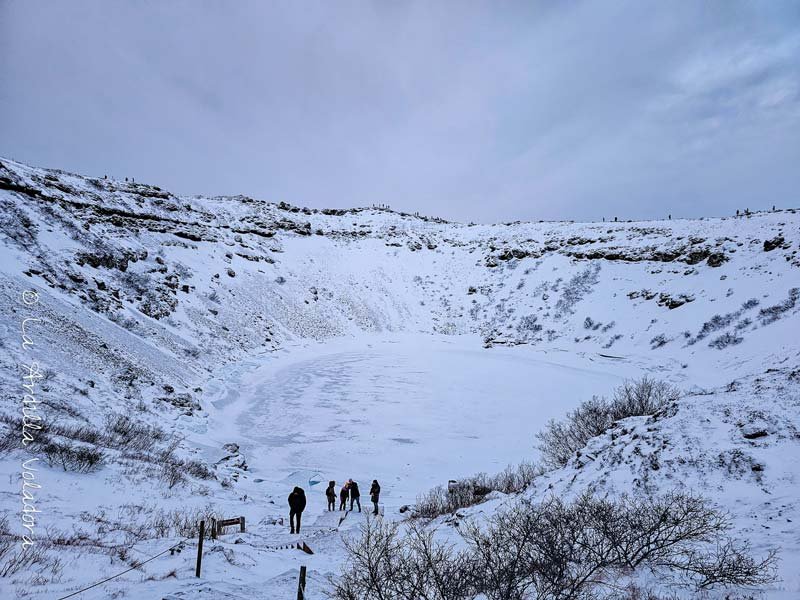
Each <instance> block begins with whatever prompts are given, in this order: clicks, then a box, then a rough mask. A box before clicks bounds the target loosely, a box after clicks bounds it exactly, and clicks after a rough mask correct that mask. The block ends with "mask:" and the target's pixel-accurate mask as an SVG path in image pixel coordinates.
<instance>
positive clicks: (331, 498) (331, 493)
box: [325, 481, 336, 510]
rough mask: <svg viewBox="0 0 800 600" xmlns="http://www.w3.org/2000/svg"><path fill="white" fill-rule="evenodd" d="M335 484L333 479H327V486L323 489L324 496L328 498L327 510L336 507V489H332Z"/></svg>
mask: <svg viewBox="0 0 800 600" xmlns="http://www.w3.org/2000/svg"><path fill="white" fill-rule="evenodd" d="M335 486H336V482H335V481H329V482H328V487H327V489H326V490H325V497H326V498H327V499H328V510H335V509H336V490H335V489H333V488H334V487H335Z"/></svg>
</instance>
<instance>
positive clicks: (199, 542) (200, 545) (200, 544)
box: [194, 521, 206, 577]
mask: <svg viewBox="0 0 800 600" xmlns="http://www.w3.org/2000/svg"><path fill="white" fill-rule="evenodd" d="M205 533H206V522H205V521H200V537H199V539H198V540H197V568H196V569H195V570H194V576H195V577H200V563H202V562H203V536H204V535H205Z"/></svg>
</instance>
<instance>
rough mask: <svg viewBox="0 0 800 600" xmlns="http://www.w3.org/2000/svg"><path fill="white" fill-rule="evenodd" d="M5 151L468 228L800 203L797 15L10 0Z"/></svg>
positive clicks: (95, 171)
mask: <svg viewBox="0 0 800 600" xmlns="http://www.w3.org/2000/svg"><path fill="white" fill-rule="evenodd" d="M0 155H2V156H7V157H10V158H15V159H17V160H21V161H23V162H27V163H30V164H34V165H39V166H47V167H55V168H62V169H66V170H70V171H76V172H80V173H83V174H89V175H100V176H102V175H103V174H108V175H109V176H112V175H113V176H116V177H118V178H122V177H124V176H132V177H135V178H136V179H137V180H138V181H144V182H148V183H155V184H158V185H161V186H162V187H165V188H167V189H169V190H171V191H173V192H175V193H179V194H204V195H217V194H239V193H242V194H247V195H249V196H253V197H255V198H260V199H264V200H269V201H281V200H284V201H287V202H290V203H292V204H296V205H300V206H310V207H346V206H363V205H370V204H373V203H384V204H390V205H391V206H392V208H395V209H397V210H406V211H420V212H422V213H424V214H433V215H438V216H443V217H446V218H450V219H455V220H462V221H469V220H474V221H479V222H495V221H510V220H517V219H522V220H538V219H575V220H589V219H600V218H601V217H603V216H605V217H611V218H613V216H619V217H620V218H651V217H663V216H666V215H667V214H668V213H671V214H672V215H673V218H674V217H678V216H701V215H719V214H729V213H731V212H734V211H735V209H736V208H745V207H749V208H750V209H751V210H753V209H757V208H765V207H771V206H772V205H773V204H777V205H778V206H784V207H785V206H794V207H797V206H800V191H799V190H800V2H796V1H789V2H780V1H777V0H764V1H763V2H758V1H747V2H736V1H732V0H720V1H719V2H713V1H711V2H705V1H703V2H701V1H685V2H682V1H670V2H663V1H654V2H645V1H641V0H632V1H630V2H618V1H611V0H608V1H599V0H598V1H593V2H572V1H560V2H552V3H551V2H524V3H522V2H521V3H513V2H486V3H481V2H452V3H450V2H435V1H425V2H399V1H396V0H393V1H386V2H374V3H373V2H334V1H326V2H319V3H316V2H302V1H292V2H285V3H283V2H270V1H252V2H247V1H242V0H236V1H229V2H220V1H216V2H210V1H206V2H202V1H199V0H194V1H185V2H179V1H163V0H162V1H154V0H151V1H141V0H140V1H128V2H119V1H110V0H96V1H91V2H90V1H82V0H77V1H76V0H70V1H63V0H58V1H39V0H0Z"/></svg>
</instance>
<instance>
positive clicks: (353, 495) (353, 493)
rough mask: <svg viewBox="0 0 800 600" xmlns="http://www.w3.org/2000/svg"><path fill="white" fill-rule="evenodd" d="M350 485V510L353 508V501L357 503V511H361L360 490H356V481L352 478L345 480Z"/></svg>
mask: <svg viewBox="0 0 800 600" xmlns="http://www.w3.org/2000/svg"><path fill="white" fill-rule="evenodd" d="M347 484H348V486H350V510H353V502H355V503H356V504H358V512H361V492H359V491H358V483H357V482H355V481H353V480H352V479H348V480H347Z"/></svg>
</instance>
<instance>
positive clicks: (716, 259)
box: [706, 252, 728, 267]
mask: <svg viewBox="0 0 800 600" xmlns="http://www.w3.org/2000/svg"><path fill="white" fill-rule="evenodd" d="M726 262H728V257H727V256H725V255H724V254H723V253H722V252H714V253H712V254H710V255H709V257H708V260H707V261H706V264H707V265H708V266H709V267H719V266H722V264H723V263H726Z"/></svg>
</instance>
